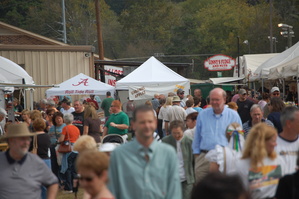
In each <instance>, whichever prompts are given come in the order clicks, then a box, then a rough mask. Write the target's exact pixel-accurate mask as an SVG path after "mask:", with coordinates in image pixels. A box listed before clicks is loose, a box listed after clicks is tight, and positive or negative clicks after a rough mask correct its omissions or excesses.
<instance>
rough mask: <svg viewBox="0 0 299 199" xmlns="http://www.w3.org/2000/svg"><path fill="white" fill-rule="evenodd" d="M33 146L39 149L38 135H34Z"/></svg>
mask: <svg viewBox="0 0 299 199" xmlns="http://www.w3.org/2000/svg"><path fill="white" fill-rule="evenodd" d="M33 148H34V149H36V150H37V148H38V147H37V135H34V136H33Z"/></svg>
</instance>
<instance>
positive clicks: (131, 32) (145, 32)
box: [120, 0, 180, 57]
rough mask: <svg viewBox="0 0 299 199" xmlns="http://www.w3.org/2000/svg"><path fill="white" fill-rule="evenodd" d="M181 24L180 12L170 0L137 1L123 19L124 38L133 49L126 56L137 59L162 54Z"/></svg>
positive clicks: (121, 17)
mask: <svg viewBox="0 0 299 199" xmlns="http://www.w3.org/2000/svg"><path fill="white" fill-rule="evenodd" d="M179 21H180V9H179V7H178V6H176V5H175V4H173V3H171V2H170V1H169V0H140V1H136V2H135V3H134V4H133V5H131V6H130V7H129V8H128V9H126V10H124V11H123V12H122V14H121V16H120V23H121V24H122V26H123V33H124V38H125V40H126V41H127V43H128V47H130V48H128V49H129V50H130V51H128V50H127V51H126V53H125V54H124V56H135V57H136V56H144V55H152V54H153V53H155V52H163V50H164V48H165V46H167V45H169V43H170V40H171V37H172V34H173V29H174V27H175V26H176V25H178V24H179ZM134 48H135V50H134ZM131 52H137V54H135V53H134V54H132V53H131Z"/></svg>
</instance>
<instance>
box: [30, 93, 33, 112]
mask: <svg viewBox="0 0 299 199" xmlns="http://www.w3.org/2000/svg"><path fill="white" fill-rule="evenodd" d="M30 110H31V111H33V89H32V88H31V89H30Z"/></svg>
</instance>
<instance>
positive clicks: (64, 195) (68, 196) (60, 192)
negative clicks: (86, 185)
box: [57, 189, 83, 199]
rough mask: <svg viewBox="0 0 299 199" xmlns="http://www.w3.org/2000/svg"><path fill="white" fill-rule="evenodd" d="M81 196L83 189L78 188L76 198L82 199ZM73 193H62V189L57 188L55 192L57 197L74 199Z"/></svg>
mask: <svg viewBox="0 0 299 199" xmlns="http://www.w3.org/2000/svg"><path fill="white" fill-rule="evenodd" d="M82 197H83V189H79V192H78V194H77V199H82ZM74 198H75V194H74V193H69V194H64V193H63V191H61V190H59V192H58V194H57V199H74Z"/></svg>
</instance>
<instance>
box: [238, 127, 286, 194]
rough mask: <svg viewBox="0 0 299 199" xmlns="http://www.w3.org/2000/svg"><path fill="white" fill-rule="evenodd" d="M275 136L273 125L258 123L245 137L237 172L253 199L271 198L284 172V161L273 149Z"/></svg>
mask: <svg viewBox="0 0 299 199" xmlns="http://www.w3.org/2000/svg"><path fill="white" fill-rule="evenodd" d="M276 138H277V131H276V130H275V129H274V128H273V127H271V126H268V125H267V124H264V123H260V124H257V125H255V126H254V127H252V129H251V130H250V133H249V135H248V137H247V139H246V142H245V148H244V151H243V156H242V159H241V160H240V161H239V162H238V164H237V172H238V173H239V174H240V176H241V178H242V180H243V183H244V184H245V186H246V187H248V189H249V191H250V192H251V195H252V198H253V199H259V198H273V197H274V195H275V190H276V187H277V184H278V181H279V178H281V177H282V176H283V175H284V173H285V167H284V162H283V160H282V159H281V158H280V157H278V156H277V154H276V152H275V150H274V148H275V146H276V145H277V144H276Z"/></svg>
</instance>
